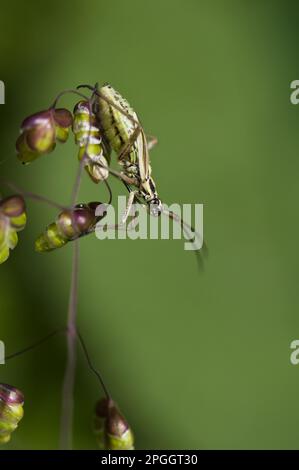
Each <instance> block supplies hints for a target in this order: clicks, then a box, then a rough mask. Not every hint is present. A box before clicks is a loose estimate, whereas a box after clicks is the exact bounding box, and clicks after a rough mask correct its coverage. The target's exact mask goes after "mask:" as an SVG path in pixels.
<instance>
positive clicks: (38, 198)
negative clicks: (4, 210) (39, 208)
mask: <svg viewBox="0 0 299 470" xmlns="http://www.w3.org/2000/svg"><path fill="white" fill-rule="evenodd" d="M0 184H4V185H5V186H7V188H9V189H11V190H12V191H16V192H17V193H18V194H21V196H24V198H26V197H27V198H29V199H32V200H34V201H37V202H43V203H45V204H48V206H51V207H55V209H59V210H65V209H69V208H68V207H67V206H63V205H61V204H59V203H58V202H55V201H52V200H51V199H48V198H47V197H44V196H41V195H39V194H36V193H32V192H31V191H25V190H24V189H22V188H20V187H19V186H17V185H16V184H14V183H12V182H11V181H8V180H3V179H1V178H0Z"/></svg>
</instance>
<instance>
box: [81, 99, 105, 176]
mask: <svg viewBox="0 0 299 470" xmlns="http://www.w3.org/2000/svg"><path fill="white" fill-rule="evenodd" d="M73 132H74V135H75V142H76V144H78V145H79V146H80V150H79V153H78V159H79V160H80V161H81V160H82V158H83V157H84V158H85V162H84V166H85V169H86V171H87V173H88V174H89V176H90V178H91V179H92V181H94V182H95V183H99V182H100V181H103V180H105V179H107V178H108V176H109V171H108V170H106V169H105V168H103V166H104V167H108V162H109V163H110V154H109V150H108V147H107V146H106V145H105V143H104V142H103V140H102V138H101V134H100V129H99V127H98V124H97V120H96V116H95V114H94V113H93V112H91V110H90V109H89V105H88V102H87V101H79V103H78V104H77V105H76V106H75V108H74V122H73ZM101 165H103V166H101Z"/></svg>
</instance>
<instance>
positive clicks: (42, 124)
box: [16, 108, 73, 163]
mask: <svg viewBox="0 0 299 470" xmlns="http://www.w3.org/2000/svg"><path fill="white" fill-rule="evenodd" d="M72 122H73V117H72V114H71V113H70V112H69V111H68V110H67V109H64V108H60V109H54V108H50V109H48V110H45V111H40V112H38V113H35V114H32V115H31V116H29V117H27V118H26V119H24V121H23V122H22V125H21V135H20V136H19V138H18V139H17V143H16V150H17V154H18V158H19V160H21V162H22V163H29V162H31V161H33V160H35V159H36V158H38V157H39V156H41V155H44V154H47V153H50V152H52V151H53V150H54V148H55V146H56V142H57V141H59V142H66V140H67V138H68V135H69V130H70V128H71V126H72Z"/></svg>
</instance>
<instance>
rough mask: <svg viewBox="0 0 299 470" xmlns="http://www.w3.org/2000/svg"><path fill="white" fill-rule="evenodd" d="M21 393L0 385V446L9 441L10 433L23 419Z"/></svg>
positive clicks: (22, 397) (9, 386) (13, 388)
mask: <svg viewBox="0 0 299 470" xmlns="http://www.w3.org/2000/svg"><path fill="white" fill-rule="evenodd" d="M23 404H24V396H23V393H22V392H21V391H20V390H18V389H17V388H15V387H12V386H11V385H7V384H2V383H0V445H1V444H6V443H7V442H9V441H10V438H11V433H12V432H13V431H14V430H15V429H16V428H17V427H18V424H19V421H20V420H21V419H22V418H23V415H24V410H23Z"/></svg>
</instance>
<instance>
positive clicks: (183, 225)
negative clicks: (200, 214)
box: [162, 209, 203, 271]
mask: <svg viewBox="0 0 299 470" xmlns="http://www.w3.org/2000/svg"><path fill="white" fill-rule="evenodd" d="M162 213H163V214H165V215H167V216H168V217H169V218H170V219H172V220H174V221H175V222H177V223H179V224H180V226H181V228H182V230H183V232H184V233H185V235H186V236H187V237H189V240H188V241H190V242H192V245H193V246H194V247H195V241H194V238H196V237H198V238H201V236H200V234H199V233H198V232H196V230H195V229H194V227H192V225H189V224H187V222H185V221H184V220H183V219H182V218H181V217H180V216H178V215H177V214H175V213H174V212H173V211H168V210H166V209H164V210H163V211H162ZM190 232H191V233H192V234H194V236H192V235H191V236H190ZM193 252H194V254H195V256H196V260H197V265H198V268H199V270H200V271H202V269H203V260H202V256H201V253H200V250H198V249H196V247H195V249H194V250H193Z"/></svg>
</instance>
